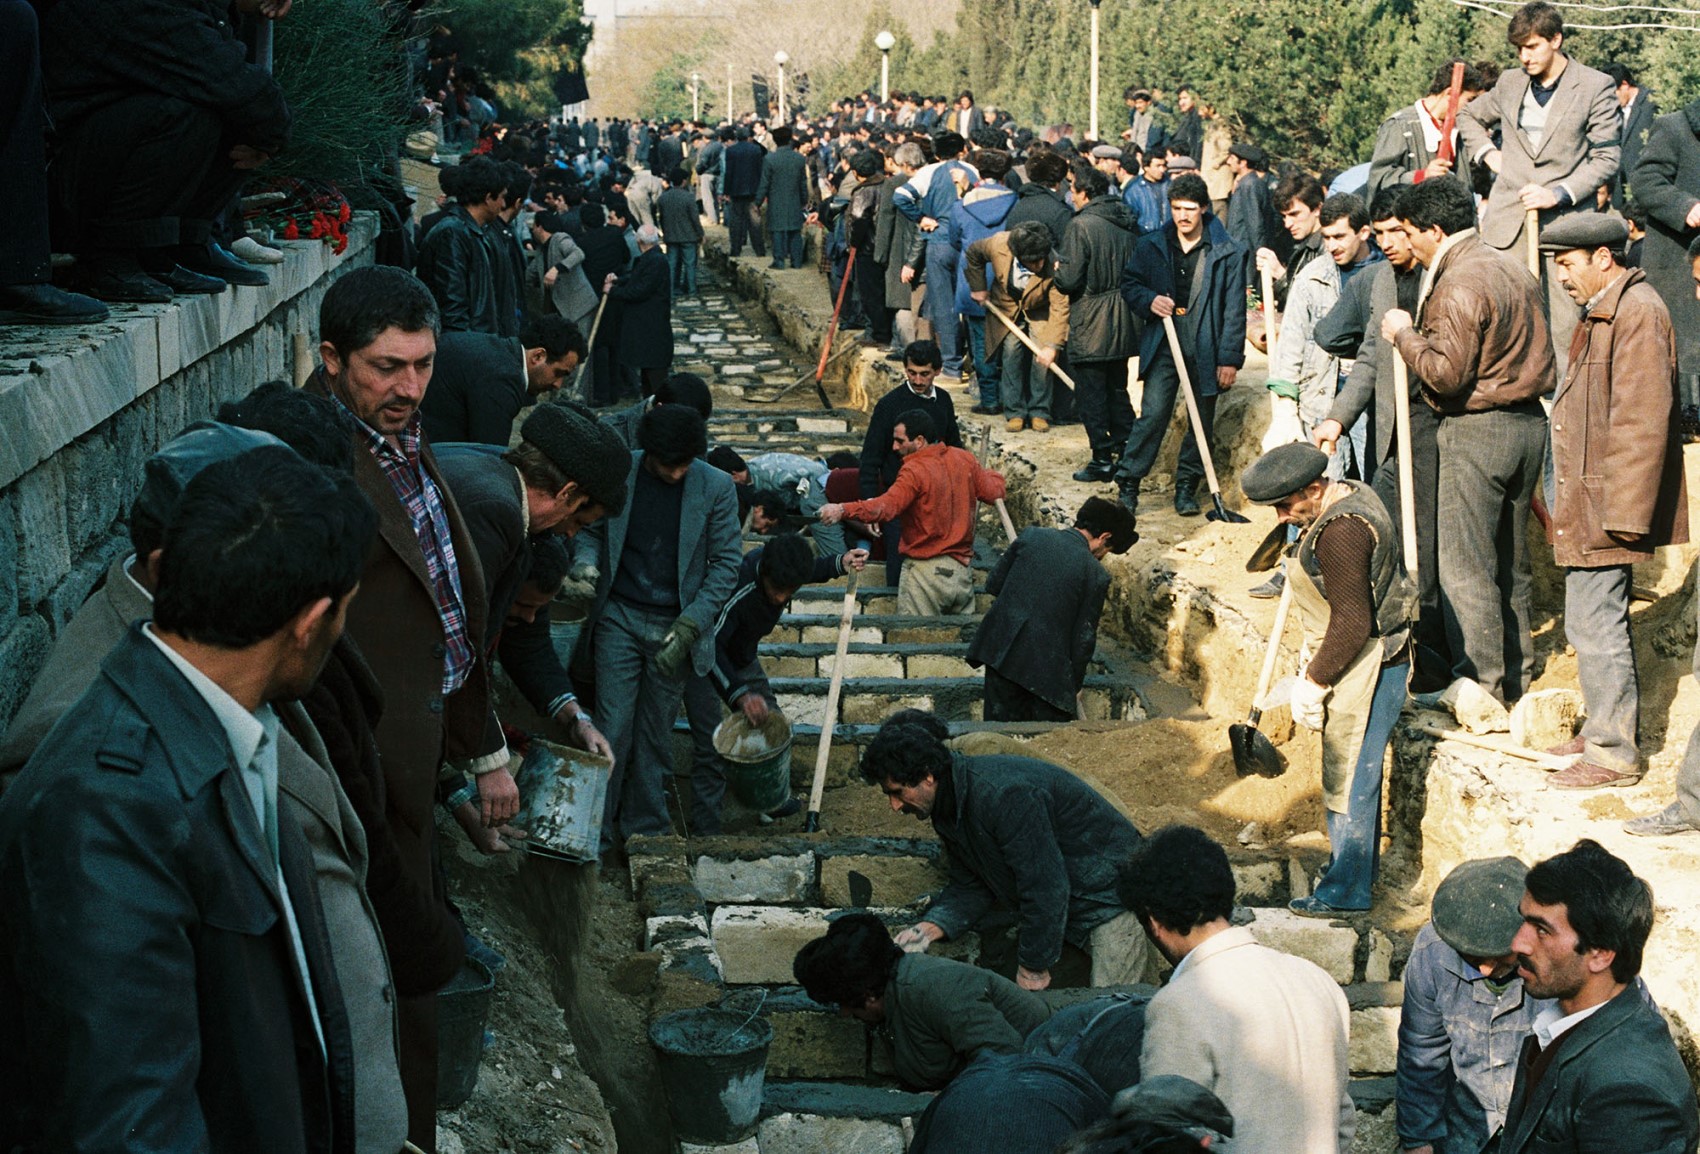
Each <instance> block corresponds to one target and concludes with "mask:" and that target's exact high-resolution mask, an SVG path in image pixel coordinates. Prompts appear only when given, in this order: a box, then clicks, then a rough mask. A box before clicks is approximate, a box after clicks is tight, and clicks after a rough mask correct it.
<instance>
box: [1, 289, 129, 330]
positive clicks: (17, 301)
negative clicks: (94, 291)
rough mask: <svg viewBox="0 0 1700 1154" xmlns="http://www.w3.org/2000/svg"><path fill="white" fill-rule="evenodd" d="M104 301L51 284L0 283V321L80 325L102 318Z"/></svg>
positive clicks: (14, 323)
mask: <svg viewBox="0 0 1700 1154" xmlns="http://www.w3.org/2000/svg"><path fill="white" fill-rule="evenodd" d="M109 315H110V313H109V312H108V310H107V308H106V306H105V305H103V304H101V303H100V302H99V301H97V300H95V299H94V298H93V297H89V296H84V295H83V294H82V293H68V292H66V291H65V290H64V289H62V288H55V287H54V286H52V285H50V284H15V285H0V325H80V324H92V323H94V322H95V321H103V320H105V319H106V318H107V317H108V316H109Z"/></svg>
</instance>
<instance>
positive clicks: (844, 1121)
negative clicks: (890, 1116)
mask: <svg viewBox="0 0 1700 1154" xmlns="http://www.w3.org/2000/svg"><path fill="white" fill-rule="evenodd" d="M757 1137H758V1139H759V1140H760V1145H761V1154H903V1130H902V1128H901V1127H900V1126H898V1125H896V1124H895V1123H892V1122H876V1121H866V1120H863V1119H860V1118H823V1117H821V1116H820V1115H818V1114H776V1115H774V1116H773V1117H772V1118H769V1119H767V1120H766V1121H765V1122H763V1123H762V1124H761V1129H760V1131H759V1132H758V1134H757Z"/></svg>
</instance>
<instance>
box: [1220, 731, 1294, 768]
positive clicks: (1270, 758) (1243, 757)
mask: <svg viewBox="0 0 1700 1154" xmlns="http://www.w3.org/2000/svg"><path fill="white" fill-rule="evenodd" d="M1228 746H1229V748H1230V749H1232V750H1233V752H1234V772H1235V773H1237V774H1239V775H1240V776H1241V777H1250V776H1251V775H1252V774H1254V773H1255V774H1256V775H1257V776H1259V777H1280V776H1281V775H1282V774H1283V773H1286V772H1287V759H1286V758H1284V757H1282V756H1281V751H1280V750H1278V749H1276V748H1275V743H1274V742H1272V741H1270V740H1269V738H1268V737H1266V736H1265V735H1264V734H1263V733H1262V732H1261V731H1260V730H1259V729H1258V728H1257V727H1256V726H1255V725H1245V724H1243V723H1242V724H1236V725H1230V726H1229V727H1228Z"/></svg>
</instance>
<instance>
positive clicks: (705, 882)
mask: <svg viewBox="0 0 1700 1154" xmlns="http://www.w3.org/2000/svg"><path fill="white" fill-rule="evenodd" d="M814 877H815V855H814V854H811V853H800V854H785V855H780V856H775V857H764V858H756V859H754V860H751V861H739V860H736V859H733V860H730V861H726V860H721V859H718V858H713V857H708V856H706V855H705V856H703V857H699V858H697V862H696V883H697V889H698V890H700V891H701V892H702V897H703V900H704V901H707V902H713V903H716V904H724V903H728V902H742V903H748V902H801V901H806V900H807V899H808V896H809V889H810V887H811V885H812V884H813V882H814Z"/></svg>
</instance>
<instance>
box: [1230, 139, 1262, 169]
mask: <svg viewBox="0 0 1700 1154" xmlns="http://www.w3.org/2000/svg"><path fill="white" fill-rule="evenodd" d="M1228 155H1229V156H1237V157H1239V158H1240V159H1241V160H1243V161H1245V162H1246V163H1247V164H1249V165H1251V166H1252V167H1253V168H1262V167H1263V165H1264V162H1265V160H1266V159H1267V158H1266V157H1265V156H1264V154H1263V149H1261V148H1259V147H1257V145H1255V144H1253V143H1251V141H1249V140H1242V141H1240V142H1239V143H1238V144H1236V145H1234V146H1233V147H1232V148H1230V149H1228Z"/></svg>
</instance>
